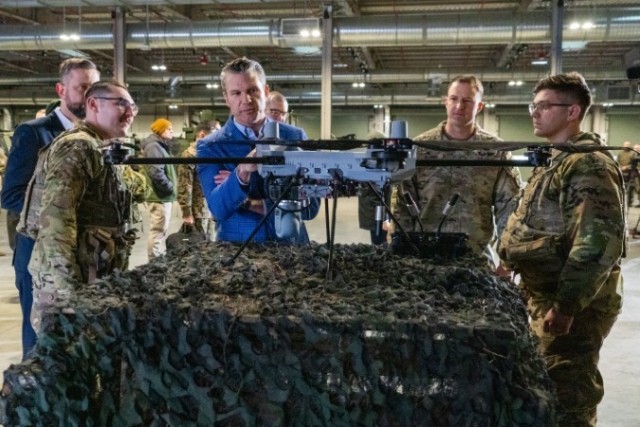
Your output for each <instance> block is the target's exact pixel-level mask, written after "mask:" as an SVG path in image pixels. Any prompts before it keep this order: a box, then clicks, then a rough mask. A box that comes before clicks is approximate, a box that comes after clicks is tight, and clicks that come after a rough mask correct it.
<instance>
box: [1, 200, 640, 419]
mask: <svg viewBox="0 0 640 427" xmlns="http://www.w3.org/2000/svg"><path fill="white" fill-rule="evenodd" d="M639 214H640V209H636V208H632V209H631V213H630V224H631V227H633V226H635V224H636V221H637V220H638V215H639ZM143 216H145V215H144V212H143ZM5 223H6V212H4V211H3V212H2V214H1V215H0V250H1V251H3V252H6V253H7V255H6V256H0V371H3V370H4V369H5V368H6V367H8V366H9V365H10V364H12V363H17V362H19V361H20V356H21V354H22V353H21V342H20V319H21V315H20V305H19V303H18V297H17V291H16V288H15V286H14V274H13V268H12V267H11V250H10V248H9V245H8V243H7V237H6V233H5V230H6V225H5ZM324 224H325V217H324V207H323V208H322V210H321V212H320V214H319V215H318V217H317V218H316V219H315V220H314V221H311V222H310V223H308V225H307V227H308V230H309V234H310V237H311V239H312V240H316V241H319V242H325V241H326V231H325V225H324ZM179 226H180V219H179V213H178V209H177V206H174V219H173V221H172V229H177V228H178V227H179ZM336 241H337V242H338V243H357V242H368V241H369V234H368V232H367V231H363V230H360V229H359V228H358V225H357V200H356V199H355V198H351V199H339V200H338V225H337V230H336ZM629 243H630V254H629V257H628V258H626V259H625V260H624V262H623V274H624V277H625V300H624V309H623V312H622V315H621V316H620V318H619V319H618V321H617V322H616V324H615V326H614V327H613V330H612V332H611V335H610V336H609V337H608V338H607V339H606V341H605V344H604V348H603V350H602V352H601V362H600V368H601V371H602V375H603V377H604V381H605V389H606V392H605V397H604V400H603V402H602V403H601V404H600V406H599V419H600V422H599V424H598V425H599V426H601V427H640V380H639V379H640V333H639V332H640V275H639V273H640V239H630V241H629ZM146 261H147V256H146V249H145V240H144V238H143V239H140V240H138V242H137V243H136V245H135V247H134V251H133V257H132V259H131V264H132V265H133V266H137V265H140V264H143V263H145V262H146ZM0 379H1V378H0Z"/></svg>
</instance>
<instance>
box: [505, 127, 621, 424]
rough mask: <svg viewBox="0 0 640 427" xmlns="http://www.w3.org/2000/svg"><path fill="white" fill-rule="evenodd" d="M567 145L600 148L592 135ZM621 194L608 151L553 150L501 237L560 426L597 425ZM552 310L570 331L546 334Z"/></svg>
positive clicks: (616, 303)
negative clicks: (552, 387) (554, 395)
mask: <svg viewBox="0 0 640 427" xmlns="http://www.w3.org/2000/svg"><path fill="white" fill-rule="evenodd" d="M570 142H573V143H575V144H576V145H585V144H599V145H602V141H601V140H600V138H599V136H598V135H596V134H592V133H579V134H578V135H576V136H575V137H573V138H572V139H571V141H570ZM623 192H624V186H623V179H622V173H621V171H620V169H619V168H618V166H617V165H616V163H615V161H614V160H613V159H612V158H611V156H610V155H609V154H608V153H604V152H593V153H575V154H568V153H554V158H553V164H552V166H550V167H547V168H541V167H540V168H536V169H535V170H534V171H533V175H532V176H531V178H530V179H529V182H528V184H527V187H526V188H525V190H524V195H523V197H522V200H521V202H520V206H519V207H518V209H517V210H516V212H515V213H514V214H513V215H512V216H511V217H510V218H509V222H508V224H507V227H506V229H505V232H504V234H503V235H502V237H501V245H500V248H501V250H500V255H501V257H502V258H503V259H504V260H506V262H507V263H508V264H510V265H511V266H512V267H513V268H514V269H515V271H516V272H517V273H519V274H520V275H521V278H522V280H521V286H522V288H523V290H524V292H525V294H526V295H527V296H528V299H529V302H528V305H529V310H530V314H531V327H532V329H533V331H534V333H535V334H536V335H537V336H538V337H539V338H540V344H539V348H540V351H541V353H542V354H543V356H544V357H545V360H546V362H547V366H548V368H549V375H550V376H551V378H552V379H553V380H554V382H555V384H556V388H557V392H558V399H559V402H560V406H561V419H562V421H561V423H560V424H559V425H562V426H573V425H576V426H588V425H595V421H596V407H597V405H598V403H599V402H600V400H601V399H602V396H603V394H604V388H603V384H602V377H601V376H600V372H599V371H598V366H597V364H598V359H599V352H600V348H601V347H602V342H603V340H604V338H605V337H606V336H607V334H608V333H609V330H610V329H611V327H612V326H613V323H614V322H615V319H616V317H617V315H618V313H619V312H620V308H621V305H622V280H621V279H622V278H621V276H620V257H621V256H622V254H623V251H624V244H625V216H624V194H623ZM552 307H554V308H555V309H556V310H557V311H558V312H560V313H562V314H565V315H570V316H573V317H574V320H573V324H572V326H571V330H570V332H569V334H567V335H562V336H556V335H551V334H550V333H547V332H544V331H543V324H544V317H545V315H546V314H547V312H548V311H549V310H550V309H551V308H552Z"/></svg>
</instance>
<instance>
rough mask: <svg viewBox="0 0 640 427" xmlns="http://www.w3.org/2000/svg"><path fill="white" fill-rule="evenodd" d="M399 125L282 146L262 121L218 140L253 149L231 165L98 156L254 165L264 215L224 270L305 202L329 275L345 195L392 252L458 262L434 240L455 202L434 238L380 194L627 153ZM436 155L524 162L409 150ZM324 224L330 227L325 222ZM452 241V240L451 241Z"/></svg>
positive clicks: (127, 151) (457, 242) (459, 237)
mask: <svg viewBox="0 0 640 427" xmlns="http://www.w3.org/2000/svg"><path fill="white" fill-rule="evenodd" d="M406 133H407V126H406V122H393V123H392V126H391V134H390V136H389V138H380V139H372V140H368V141H360V140H304V141H289V140H282V139H280V138H279V130H278V123H276V122H266V123H265V127H264V138H263V139H261V140H260V141H244V140H243V141H226V142H225V143H226V144H230V143H236V144H248V143H250V144H251V145H252V146H255V150H256V155H255V157H238V158H230V157H226V158H201V157H197V158H140V157H135V156H134V155H133V153H134V149H135V145H133V144H132V143H131V142H129V141H127V140H126V139H115V140H110V141H108V142H107V144H106V145H105V146H104V147H103V149H102V154H103V160H104V162H105V163H106V164H223V163H226V164H228V163H235V164H240V163H255V164H257V165H258V173H259V174H260V175H261V176H262V177H263V179H264V182H265V186H266V194H267V195H268V197H269V199H270V200H271V201H272V203H271V207H270V209H269V210H268V211H267V214H266V215H265V216H264V217H263V218H262V221H261V222H260V223H259V224H258V225H257V226H256V227H255V229H254V230H253V233H251V235H250V236H249V237H248V238H247V239H246V240H245V241H244V242H243V243H242V245H241V246H240V248H239V249H238V251H237V252H236V254H235V255H234V256H233V257H232V259H231V260H230V263H232V262H233V261H235V259H236V258H237V257H238V256H239V255H240V253H241V252H242V251H243V250H244V248H245V247H246V246H247V245H248V244H249V243H250V242H251V240H252V239H253V237H254V235H255V233H257V231H258V230H259V228H260V227H261V226H262V225H263V224H264V222H265V221H266V220H267V218H269V217H270V216H271V214H274V216H275V220H276V234H278V237H279V238H281V237H283V236H286V235H287V234H288V233H291V232H292V231H293V230H297V229H299V224H300V223H301V221H302V219H301V212H302V210H304V209H306V207H307V206H309V203H310V200H311V199H312V198H319V199H325V216H326V218H327V224H326V226H327V245H328V246H329V265H328V270H327V275H328V276H329V275H330V272H331V268H332V259H333V244H334V241H335V229H336V212H337V200H338V198H339V197H344V196H347V197H348V196H353V195H355V194H357V191H358V189H360V188H362V187H363V186H366V187H368V188H370V189H371V190H372V191H373V192H374V194H376V195H377V198H378V200H379V206H377V207H376V223H377V224H378V226H379V227H381V226H382V218H383V216H384V214H383V213H384V212H386V214H387V217H388V218H390V219H391V220H392V221H393V222H394V223H395V224H396V226H397V228H398V232H397V234H398V235H399V236H401V237H399V238H396V239H395V242H396V244H395V252H397V253H398V254H414V255H417V256H421V257H430V256H432V255H433V254H434V253H445V254H449V255H450V256H452V257H458V256H460V255H464V254H465V253H466V251H467V250H466V240H467V239H468V237H467V236H466V234H462V233H441V232H440V226H441V225H442V223H443V222H444V220H445V219H446V216H447V215H448V214H449V212H450V211H451V209H452V208H453V206H454V205H455V202H456V200H457V197H456V196H459V194H457V193H456V194H454V196H453V197H452V198H451V199H450V200H449V202H448V203H447V205H446V206H445V209H444V210H443V215H442V218H441V221H440V226H439V227H438V231H437V232H436V233H424V232H408V231H405V230H403V229H402V227H401V225H400V224H399V222H398V221H397V220H396V218H395V217H394V215H393V213H392V212H391V209H390V208H389V206H388V205H387V203H386V201H385V197H384V190H385V189H387V188H388V187H389V186H390V185H393V184H397V183H400V182H402V181H404V180H407V179H410V178H411V177H412V176H413V174H414V172H415V169H416V168H418V167H428V166H524V167H527V166H528V167H539V166H542V167H547V166H550V165H551V161H552V149H556V150H560V151H567V152H592V151H604V150H622V149H629V148H625V147H610V146H595V145H594V146H592V145H585V146H578V145H573V144H553V145H552V144H550V143H526V142H524V143H523V142H479V141H474V142H456V141H412V140H411V139H409V138H407V135H406ZM418 147H422V148H425V149H429V150H436V151H445V152H446V151H464V150H466V151H470V150H471V151H478V150H489V151H494V152H495V151H515V150H522V149H524V150H525V152H524V158H522V159H510V160H487V159H483V160H451V159H446V158H445V159H436V160H434V159H429V160H423V159H418V158H417V148H418ZM401 196H402V197H403V198H404V201H405V202H406V203H407V207H408V209H409V212H410V213H411V212H413V213H412V216H413V215H414V214H416V211H417V212H419V209H418V208H417V206H416V205H415V202H413V200H411V199H410V197H409V198H407V195H401ZM329 199H332V200H333V214H332V215H329V205H328V203H329ZM330 218H331V222H330ZM454 234H455V235H454Z"/></svg>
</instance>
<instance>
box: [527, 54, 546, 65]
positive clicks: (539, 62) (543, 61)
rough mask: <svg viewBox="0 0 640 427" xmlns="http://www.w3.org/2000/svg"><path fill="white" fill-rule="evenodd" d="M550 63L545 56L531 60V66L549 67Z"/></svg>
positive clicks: (541, 55)
mask: <svg viewBox="0 0 640 427" xmlns="http://www.w3.org/2000/svg"><path fill="white" fill-rule="evenodd" d="M548 63H549V60H548V59H547V57H546V56H545V55H544V54H540V55H538V57H537V58H533V59H532V60H531V65H547V64H548Z"/></svg>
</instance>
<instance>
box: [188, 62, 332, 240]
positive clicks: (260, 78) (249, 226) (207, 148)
mask: <svg viewBox="0 0 640 427" xmlns="http://www.w3.org/2000/svg"><path fill="white" fill-rule="evenodd" d="M220 81H221V86H222V93H223V95H224V100H225V102H226V104H227V106H228V107H229V110H230V112H231V116H230V118H229V120H227V122H226V123H225V125H224V127H222V128H221V129H220V130H218V131H217V132H215V133H214V134H212V135H209V136H207V137H205V138H204V139H201V140H200V142H198V144H197V157H215V158H221V157H245V156H253V155H254V153H255V152H254V151H253V149H254V147H255V142H254V141H258V140H260V139H261V138H262V137H263V129H264V124H265V123H266V122H268V121H272V119H270V118H267V116H266V114H265V107H266V103H267V96H268V94H269V86H267V83H266V76H265V72H264V69H263V68H262V66H261V65H260V64H259V63H258V62H256V61H253V60H250V59H247V58H239V59H236V60H234V61H232V62H230V63H228V64H227V65H225V66H224V68H223V69H222V72H221V74H220ZM279 128H280V138H282V139H284V140H292V141H300V140H304V139H307V134H306V133H305V132H304V130H302V129H300V128H297V127H295V126H290V125H287V124H284V123H280V124H279ZM238 141H240V142H242V141H246V143H245V144H242V143H240V144H238V143H237V142H238ZM197 170H198V178H199V179H200V184H201V185H202V190H203V193H204V196H205V198H206V200H207V205H208V206H209V209H210V210H211V213H212V214H213V216H214V218H215V219H216V221H217V223H216V224H217V230H216V231H217V239H218V240H220V241H231V242H243V241H244V240H246V239H247V238H249V236H250V235H251V233H252V232H253V231H254V229H255V228H256V227H257V226H258V224H259V223H260V221H261V220H262V219H263V218H264V217H265V215H266V214H267V211H268V209H269V207H270V206H271V203H272V201H271V200H270V198H269V197H268V195H267V194H266V192H265V188H264V187H265V185H264V180H263V178H262V176H260V174H259V173H258V172H257V170H258V167H257V165H255V164H247V163H243V164H232V163H226V164H221V165H214V164H207V165H204V164H201V165H198V169H197ZM319 206H320V203H319V200H317V199H312V200H311V204H310V206H309V207H307V208H304V209H303V210H302V211H301V212H300V214H301V219H312V218H313V217H315V216H316V215H317V213H318V209H319ZM298 225H299V228H298V227H295V230H296V231H297V232H296V233H295V234H291V235H287V236H282V234H280V233H278V231H277V230H276V224H275V216H274V214H273V213H271V215H270V217H269V218H267V219H266V220H265V222H264V224H262V226H260V228H259V229H258V230H257V233H256V234H255V236H254V237H253V241H254V242H258V243H260V242H268V241H279V242H287V243H296V244H304V243H307V242H308V241H309V237H308V234H307V231H306V229H305V227H304V224H302V223H300V224H298Z"/></svg>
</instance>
